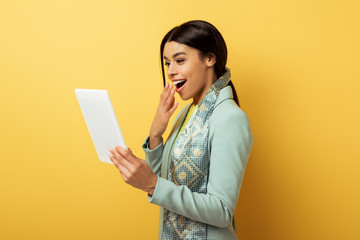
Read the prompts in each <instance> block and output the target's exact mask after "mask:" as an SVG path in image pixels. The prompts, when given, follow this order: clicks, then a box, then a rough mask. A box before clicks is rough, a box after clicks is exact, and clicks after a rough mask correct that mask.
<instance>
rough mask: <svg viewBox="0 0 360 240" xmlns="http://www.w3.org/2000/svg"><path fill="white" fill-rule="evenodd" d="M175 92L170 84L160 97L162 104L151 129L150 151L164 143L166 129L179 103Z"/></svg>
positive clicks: (160, 103)
mask: <svg viewBox="0 0 360 240" xmlns="http://www.w3.org/2000/svg"><path fill="white" fill-rule="evenodd" d="M174 95H175V90H174V88H173V86H172V85H171V84H169V83H167V84H166V85H165V88H164V90H163V92H162V93H161V96H160V102H159V105H158V108H157V111H156V114H155V117H154V120H153V122H152V125H151V128H150V146H149V147H150V149H154V148H155V147H156V146H158V145H159V144H160V143H161V141H162V135H163V134H164V132H165V130H166V127H167V125H168V123H169V119H170V117H171V115H172V114H173V113H174V112H175V110H176V108H177V106H178V103H175V104H174V102H175V96H174Z"/></svg>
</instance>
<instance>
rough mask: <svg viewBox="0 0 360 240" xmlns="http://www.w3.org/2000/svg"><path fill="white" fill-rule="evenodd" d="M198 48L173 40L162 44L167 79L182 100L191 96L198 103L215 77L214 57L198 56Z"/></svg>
mask: <svg viewBox="0 0 360 240" xmlns="http://www.w3.org/2000/svg"><path fill="white" fill-rule="evenodd" d="M199 53H200V52H199V50H197V49H195V48H192V47H189V46H187V45H184V44H181V43H177V42H174V41H171V42H167V43H166V44H165V46H164V59H165V65H166V66H167V74H168V77H169V79H170V80H171V81H172V82H173V84H174V85H175V87H176V92H177V93H179V95H180V97H181V98H182V99H183V100H188V99H190V98H193V101H194V104H195V105H197V104H199V103H200V102H201V101H202V100H203V99H204V96H205V94H206V92H207V91H208V90H209V88H210V87H211V85H212V84H213V83H214V82H215V81H216V79H217V77H216V74H215V71H214V64H215V58H214V57H210V56H209V57H204V58H203V59H201V58H200V55H199Z"/></svg>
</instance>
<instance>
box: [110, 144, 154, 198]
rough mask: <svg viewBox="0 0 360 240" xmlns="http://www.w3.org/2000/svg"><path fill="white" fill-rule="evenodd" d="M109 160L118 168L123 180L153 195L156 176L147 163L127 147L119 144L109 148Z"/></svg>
mask: <svg viewBox="0 0 360 240" xmlns="http://www.w3.org/2000/svg"><path fill="white" fill-rule="evenodd" d="M110 152H111V153H112V155H110V156H109V157H110V159H111V161H112V162H113V163H114V165H115V166H116V167H117V169H119V171H120V174H121V176H122V178H123V179H124V181H125V182H126V183H127V184H130V185H131V186H133V187H135V188H138V189H141V190H143V191H145V192H147V193H149V194H150V195H153V193H154V190H155V186H156V182H157V178H158V177H157V176H156V175H155V174H154V173H153V172H152V171H151V169H150V167H149V166H148V165H147V163H146V162H145V161H144V160H142V159H140V158H137V157H136V156H134V155H133V154H132V152H131V150H130V148H129V150H125V149H123V148H122V147H120V146H116V147H114V148H113V149H110Z"/></svg>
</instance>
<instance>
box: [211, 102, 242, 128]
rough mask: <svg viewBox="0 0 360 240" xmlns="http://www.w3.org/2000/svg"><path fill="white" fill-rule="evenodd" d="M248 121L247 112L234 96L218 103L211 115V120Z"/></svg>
mask: <svg viewBox="0 0 360 240" xmlns="http://www.w3.org/2000/svg"><path fill="white" fill-rule="evenodd" d="M233 121H235V122H242V121H245V122H248V121H249V120H248V116H247V115H246V113H245V112H244V111H243V110H242V109H241V108H240V107H239V106H238V105H237V104H236V103H235V101H234V100H233V99H232V98H227V99H224V100H222V101H221V102H219V103H217V104H216V106H215V108H214V111H213V113H212V115H211V117H210V122H213V123H221V124H224V123H226V122H233Z"/></svg>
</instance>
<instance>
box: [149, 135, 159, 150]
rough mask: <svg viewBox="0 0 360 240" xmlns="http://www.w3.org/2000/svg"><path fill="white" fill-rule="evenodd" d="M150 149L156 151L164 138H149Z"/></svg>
mask: <svg viewBox="0 0 360 240" xmlns="http://www.w3.org/2000/svg"><path fill="white" fill-rule="evenodd" d="M149 141H150V143H149V148H150V149H154V148H156V147H157V146H158V145H159V144H160V143H161V142H162V136H152V135H151V134H150V136H149Z"/></svg>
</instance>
